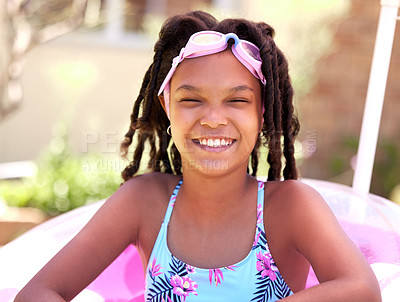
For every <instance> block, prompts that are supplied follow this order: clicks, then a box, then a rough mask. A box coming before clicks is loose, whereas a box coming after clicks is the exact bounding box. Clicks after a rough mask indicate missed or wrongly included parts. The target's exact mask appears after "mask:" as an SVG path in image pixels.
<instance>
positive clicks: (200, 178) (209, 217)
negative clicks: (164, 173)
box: [177, 171, 257, 224]
mask: <svg viewBox="0 0 400 302" xmlns="http://www.w3.org/2000/svg"><path fill="white" fill-rule="evenodd" d="M183 175H184V176H183V185H182V187H181V189H180V192H179V195H178V198H177V203H179V202H180V203H181V205H180V206H181V210H184V211H185V212H186V211H187V212H188V213H192V214H194V213H195V216H196V217H197V218H198V220H199V221H201V222H203V223H204V224H207V223H212V222H213V221H214V222H215V221H216V220H221V219H223V217H224V216H226V217H229V216H230V215H231V214H232V213H234V212H236V211H240V209H242V207H243V206H246V203H248V202H252V199H254V198H252V197H255V198H257V196H256V194H254V192H256V190H252V188H256V183H257V180H256V179H255V178H254V177H252V176H250V175H248V174H247V173H243V171H236V172H233V173H231V174H229V175H224V176H221V177H210V176H207V175H200V174H198V173H196V172H190V171H188V172H185V171H184V173H183ZM253 191H254V192H253Z"/></svg>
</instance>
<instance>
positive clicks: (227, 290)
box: [145, 181, 293, 302]
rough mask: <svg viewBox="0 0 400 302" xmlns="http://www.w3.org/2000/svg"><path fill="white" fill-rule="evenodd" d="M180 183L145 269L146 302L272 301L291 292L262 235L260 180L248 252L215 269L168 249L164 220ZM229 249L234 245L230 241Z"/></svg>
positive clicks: (261, 192)
mask: <svg viewBox="0 0 400 302" xmlns="http://www.w3.org/2000/svg"><path fill="white" fill-rule="evenodd" d="M181 184H182V181H180V182H179V183H178V184H177V186H176V188H175V190H174V192H173V193H172V196H171V199H170V201H169V206H168V208H167V212H166V214H165V218H164V221H163V224H162V226H161V229H160V232H159V233H158V237H157V240H156V243H155V245H154V248H153V251H152V253H151V256H150V260H149V264H148V266H147V269H146V290H145V299H146V302H147V301H165V302H169V301H174V302H175V301H186V302H190V301H207V302H212V301H219V302H220V301H230V302H232V301H240V302H245V301H249V302H250V301H251V302H253V301H257V302H258V301H260V302H272V301H277V300H280V299H283V298H285V297H287V296H289V295H291V294H293V292H292V291H291V290H290V288H289V286H288V285H287V284H286V283H285V281H284V280H283V278H282V276H281V274H280V273H279V271H278V268H277V266H276V265H275V262H274V260H273V259H272V256H271V253H270V251H269V247H268V244H267V240H266V237H265V231H264V222H263V221H264V220H263V208H264V183H263V182H258V197H257V226H256V232H255V234H256V235H255V238H254V243H253V247H252V249H251V251H250V252H249V254H248V255H247V256H246V258H244V259H243V260H242V261H240V262H238V263H237V264H234V265H231V266H227V267H221V268H216V269H203V268H197V267H193V266H190V265H188V264H186V263H184V262H182V261H180V260H179V259H177V258H176V257H174V256H173V255H172V254H171V252H170V250H169V248H168V245H167V229H168V223H169V220H170V218H171V214H172V210H173V206H174V203H175V200H176V196H177V195H178V192H179V188H180V187H181ZM231 248H235V243H234V242H232V247H231Z"/></svg>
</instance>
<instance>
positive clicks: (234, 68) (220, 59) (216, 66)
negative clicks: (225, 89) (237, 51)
mask: <svg viewBox="0 0 400 302" xmlns="http://www.w3.org/2000/svg"><path fill="white" fill-rule="evenodd" d="M202 83H203V84H211V85H213V86H218V85H227V84H229V83H232V85H233V84H234V85H239V84H246V85H256V86H257V87H259V86H260V84H259V83H260V81H259V80H258V79H257V78H255V77H254V76H253V75H252V73H251V72H250V71H249V70H248V69H247V68H246V67H245V66H243V64H242V63H240V62H239V61H238V60H237V59H236V57H235V56H234V55H233V53H232V51H231V50H230V49H227V50H225V51H222V52H219V53H215V54H211V55H206V56H202V57H197V58H190V59H185V60H183V61H182V62H181V63H180V64H179V65H178V67H177V69H176V71H175V73H174V75H173V76H172V79H171V92H172V91H173V90H175V89H177V88H178V87H179V86H181V85H185V84H190V85H194V86H196V85H200V84H202Z"/></svg>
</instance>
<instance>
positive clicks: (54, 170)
mask: <svg viewBox="0 0 400 302" xmlns="http://www.w3.org/2000/svg"><path fill="white" fill-rule="evenodd" d="M54 135H55V137H54V138H53V140H52V142H51V143H50V145H49V146H48V147H47V148H46V149H45V151H44V152H43V154H42V156H41V157H40V158H39V159H38V161H37V165H38V171H37V174H36V176H34V177H32V178H24V179H20V180H9V181H3V182H2V183H0V198H1V199H3V200H4V201H5V202H6V203H7V204H8V205H10V206H18V207H22V206H30V207H35V208H38V209H40V210H43V211H44V212H46V213H47V214H49V215H51V216H54V215H57V214H60V213H64V212H67V211H69V210H72V209H74V208H77V207H80V206H82V205H85V204H88V203H91V202H94V201H97V200H100V199H103V198H106V197H109V196H110V195H111V194H112V193H113V192H114V191H115V190H116V189H117V188H118V187H119V185H120V183H121V181H122V179H121V177H120V173H119V171H117V169H114V168H115V165H112V166H111V165H109V166H108V165H99V163H104V162H107V161H108V159H104V158H103V157H101V156H100V155H95V154H87V155H84V156H77V155H75V154H74V153H73V152H72V151H71V148H70V146H69V144H68V127H67V125H66V124H65V123H60V124H59V125H57V126H56V131H55V134H54ZM104 166H105V167H104Z"/></svg>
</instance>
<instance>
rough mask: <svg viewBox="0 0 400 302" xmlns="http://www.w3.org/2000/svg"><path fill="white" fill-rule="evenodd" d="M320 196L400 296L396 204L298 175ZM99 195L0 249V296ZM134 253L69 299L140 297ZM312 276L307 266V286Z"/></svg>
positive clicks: (110, 301) (389, 290) (117, 301)
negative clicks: (399, 289) (86, 204)
mask: <svg viewBox="0 0 400 302" xmlns="http://www.w3.org/2000/svg"><path fill="white" fill-rule="evenodd" d="M303 181H304V182H305V183H307V184H308V185H310V186H312V187H314V188H315V189H316V190H317V191H319V192H320V194H321V195H322V196H323V197H324V199H325V200H326V202H327V203H328V205H329V206H330V208H331V209H332V210H333V212H334V213H335V215H336V217H337V218H338V220H339V222H340V224H341V225H342V227H343V229H344V230H345V231H346V233H347V234H348V235H349V236H350V238H351V239H352V240H353V241H354V242H355V243H356V244H357V246H358V247H359V248H360V250H361V251H362V253H363V254H364V255H365V257H366V259H367V260H368V262H369V264H370V265H371V267H372V269H373V270H374V272H375V274H376V276H377V278H378V280H379V283H380V286H381V290H382V296H383V301H384V302H392V301H393V302H395V301H396V302H398V301H399V298H400V292H399V291H398V288H399V287H400V207H399V206H397V205H395V204H393V203H392V202H390V201H388V200H386V199H384V198H381V197H379V196H376V195H373V194H360V193H356V192H355V191H354V190H353V189H352V188H350V187H347V186H343V185H339V184H334V183H330V182H325V181H317V180H309V179H304V180H303ZM102 204H103V201H100V202H97V203H95V204H91V205H88V206H85V207H82V208H79V209H76V210H74V211H71V212H69V213H66V214H63V215H60V216H58V217H56V218H53V219H51V220H49V221H47V222H45V223H43V224H41V225H39V226H38V227H36V228H34V229H32V230H31V231H29V232H27V233H25V234H24V235H22V236H21V237H19V238H18V239H16V240H14V241H13V242H11V243H9V244H7V245H6V246H4V247H3V248H1V249H0V301H1V302H9V301H13V299H14V297H15V295H16V294H17V292H18V290H19V289H21V288H22V287H23V286H24V285H25V284H26V283H27V282H28V281H29V280H30V279H31V278H32V277H33V276H34V275H35V274H36V272H37V271H38V270H39V269H40V268H41V267H42V266H43V265H44V264H45V263H47V261H48V260H50V258H51V257H52V256H53V255H54V254H55V253H57V251H59V250H60V249H61V248H62V247H63V246H64V245H65V244H66V243H67V242H68V241H69V240H70V239H71V238H72V237H73V236H74V235H75V234H76V233H77V232H78V231H79V230H80V229H81V228H82V227H83V226H84V225H85V223H86V222H87V221H88V220H89V219H90V218H91V217H92V216H93V214H94V213H95V212H96V211H97V210H98V208H99V207H100V206H101V205H102ZM143 274H144V273H143V267H142V264H141V261H140V257H139V255H138V253H137V251H136V249H135V247H133V246H129V247H128V248H127V249H126V250H125V251H124V252H123V253H122V254H121V255H120V256H119V257H118V258H117V259H116V260H115V261H114V262H113V263H112V264H111V265H110V266H109V267H108V268H107V269H106V270H105V271H104V272H103V273H102V274H101V275H100V276H99V277H98V278H97V279H96V280H94V281H93V282H92V283H91V284H90V285H89V286H88V287H87V288H86V289H85V290H83V291H82V292H81V293H80V294H79V295H78V296H77V297H76V298H75V299H74V300H73V301H74V302H83V301H85V302H128V301H129V302H138V301H144V297H143V288H144V275H143ZM317 283H318V281H317V279H316V277H315V275H314V273H313V272H312V271H310V274H309V279H308V283H307V286H308V287H310V286H313V285H315V284H317Z"/></svg>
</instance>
